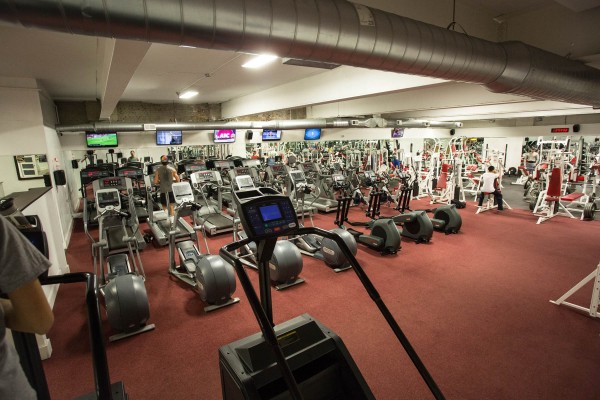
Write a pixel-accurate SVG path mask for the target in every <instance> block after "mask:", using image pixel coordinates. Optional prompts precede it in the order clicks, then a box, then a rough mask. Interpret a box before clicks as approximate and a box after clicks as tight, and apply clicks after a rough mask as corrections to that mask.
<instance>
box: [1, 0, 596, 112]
mask: <svg viewBox="0 0 600 400" xmlns="http://www.w3.org/2000/svg"><path fill="white" fill-rule="evenodd" d="M0 19H2V20H5V21H8V22H12V23H15V24H19V23H20V24H22V25H24V26H26V27H39V28H45V29H51V30H56V31H62V32H68V33H74V34H83V35H92V36H103V37H111V38H118V39H134V40H143V41H148V42H153V43H166V44H174V45H186V46H194V47H202V48H209V49H218V50H230V51H238V52H248V53H255V54H260V53H271V54H276V55H278V56H279V57H283V58H296V59H305V60H312V61H319V62H327V63H337V64H342V65H350V66H355V67H364V68H370V69H376V70H383V71H392V72H399V73H404V74H413V75H422V76H429V77H435V78H441V79H445V80H450V81H458V82H470V83H477V84H482V85H484V86H485V87H486V88H488V89H489V90H491V91H493V92H497V93H512V94H518V95H523V96H528V97H531V98H535V99H541V100H555V101H562V102H567V103H575V104H583V105H588V106H593V107H600V71H599V70H597V69H595V68H591V67H588V66H586V65H584V64H583V63H581V62H578V61H575V60H570V59H567V58H564V57H560V56H558V55H555V54H552V53H549V52H546V51H544V50H541V49H538V48H535V47H532V46H528V45H526V44H524V43H521V42H504V43H494V42H490V41H486V40H482V39H478V38H474V37H470V36H467V35H465V34H462V33H459V32H455V31H451V30H447V29H443V28H440V27H437V26H433V25H429V24H426V23H423V22H419V21H415V20H412V19H409V18H404V17H401V16H398V15H395V14H391V13H388V12H384V11H381V10H376V9H373V8H370V7H366V6H363V5H358V4H354V3H351V2H348V1H345V0H218V1H217V0H137V1H122V0H36V1H31V0H0Z"/></svg>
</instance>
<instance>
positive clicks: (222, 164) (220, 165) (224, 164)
mask: <svg viewBox="0 0 600 400" xmlns="http://www.w3.org/2000/svg"><path fill="white" fill-rule="evenodd" d="M233 167H234V163H233V161H230V160H215V161H214V168H216V169H218V170H221V169H230V168H233Z"/></svg>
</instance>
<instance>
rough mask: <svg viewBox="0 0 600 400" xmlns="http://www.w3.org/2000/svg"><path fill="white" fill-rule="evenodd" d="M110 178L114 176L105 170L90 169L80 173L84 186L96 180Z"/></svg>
mask: <svg viewBox="0 0 600 400" xmlns="http://www.w3.org/2000/svg"><path fill="white" fill-rule="evenodd" d="M108 176H112V174H111V173H110V171H108V170H106V169H104V168H96V167H89V168H84V169H82V170H80V171H79V177H80V178H81V183H82V184H83V185H86V184H88V183H90V182H91V181H93V180H95V179H98V178H105V177H108Z"/></svg>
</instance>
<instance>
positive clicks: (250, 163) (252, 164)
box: [242, 159, 260, 168]
mask: <svg viewBox="0 0 600 400" xmlns="http://www.w3.org/2000/svg"><path fill="white" fill-rule="evenodd" d="M242 166H244V167H247V168H259V167H260V160H253V159H250V160H242Z"/></svg>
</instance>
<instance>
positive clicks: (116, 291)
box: [84, 178, 154, 341]
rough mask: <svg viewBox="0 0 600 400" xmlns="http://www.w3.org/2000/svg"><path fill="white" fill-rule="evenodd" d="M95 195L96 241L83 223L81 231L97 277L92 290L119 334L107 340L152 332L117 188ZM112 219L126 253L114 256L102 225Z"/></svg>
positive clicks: (138, 260)
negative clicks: (118, 222)
mask: <svg viewBox="0 0 600 400" xmlns="http://www.w3.org/2000/svg"><path fill="white" fill-rule="evenodd" d="M107 179H108V178H107ZM113 179H114V178H113ZM95 194H96V210H97V211H98V215H97V216H96V219H97V220H98V232H99V238H98V241H97V242H96V241H95V240H94V238H93V236H92V235H91V234H90V232H89V231H88V227H87V223H84V229H85V233H86V234H87V235H88V237H89V238H90V239H91V241H92V254H93V259H94V274H95V275H96V276H98V277H99V279H98V280H97V281H96V282H97V288H96V290H97V292H98V293H101V294H102V296H103V297H104V304H105V306H106V316H107V318H108V322H109V324H110V326H111V327H112V328H113V329H114V330H115V331H119V332H120V333H118V334H116V335H113V336H111V337H110V338H109V340H110V341H115V340H120V339H123V338H126V337H129V336H133V335H137V334H140V333H144V332H148V331H150V330H153V329H154V324H147V322H148V319H149V317H150V307H149V304H148V295H147V293H146V286H145V285H144V279H145V274H144V268H143V266H142V260H141V258H140V253H139V251H138V246H137V240H136V238H135V237H134V236H131V235H130V234H129V233H128V231H127V227H126V224H125V221H126V220H127V219H129V218H130V217H131V215H130V213H129V212H126V211H123V209H122V207H121V198H120V195H119V190H118V189H115V188H108V189H99V190H97V191H95ZM114 217H117V218H120V219H121V234H122V241H123V242H125V243H126V248H125V251H126V253H123V251H124V249H117V250H116V251H117V252H118V253H115V250H112V249H110V248H109V243H110V241H109V239H108V238H107V235H108V232H109V229H108V228H107V227H106V226H105V221H106V222H108V220H109V219H111V218H114ZM113 234H114V232H113ZM132 265H133V268H132Z"/></svg>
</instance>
